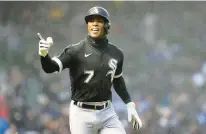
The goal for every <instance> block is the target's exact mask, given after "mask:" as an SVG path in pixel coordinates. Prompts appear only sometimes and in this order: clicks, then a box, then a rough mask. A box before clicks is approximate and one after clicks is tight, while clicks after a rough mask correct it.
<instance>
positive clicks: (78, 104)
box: [74, 101, 109, 110]
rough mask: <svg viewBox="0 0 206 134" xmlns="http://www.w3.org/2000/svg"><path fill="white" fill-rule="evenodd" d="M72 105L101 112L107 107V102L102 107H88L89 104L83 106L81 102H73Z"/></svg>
mask: <svg viewBox="0 0 206 134" xmlns="http://www.w3.org/2000/svg"><path fill="white" fill-rule="evenodd" d="M74 105H77V106H78V107H81V108H86V109H93V110H101V109H104V108H106V107H107V106H108V105H109V102H106V103H105V104H103V105H89V104H84V103H83V102H78V101H74Z"/></svg>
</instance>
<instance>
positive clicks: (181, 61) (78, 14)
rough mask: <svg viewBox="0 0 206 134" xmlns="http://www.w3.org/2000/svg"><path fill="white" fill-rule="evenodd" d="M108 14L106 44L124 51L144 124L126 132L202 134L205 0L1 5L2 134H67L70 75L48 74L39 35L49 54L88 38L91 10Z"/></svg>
mask: <svg viewBox="0 0 206 134" xmlns="http://www.w3.org/2000/svg"><path fill="white" fill-rule="evenodd" d="M96 5H98V6H103V7H105V8H106V9H107V10H108V11H109V12H110V15H111V23H112V25H111V31H110V34H109V36H108V38H109V39H110V42H112V43H113V44H114V45H116V46H117V47H119V48H120V49H122V50H123V52H124V54H125V60H124V77H125V80H126V84H127V88H128V91H129V93H130V94H131V95H132V99H133V100H134V101H135V103H136V106H137V110H138V113H139V115H140V117H141V119H142V121H143V123H144V128H143V129H142V130H140V132H134V131H133V130H132V128H131V127H132V125H131V124H129V123H128V121H127V111H126V109H125V106H124V104H123V102H122V101H121V99H120V98H119V97H118V96H117V94H116V93H115V92H114V94H113V104H114V107H115V110H116V112H117V114H118V115H119V117H120V120H121V122H122V123H123V125H124V127H125V129H126V131H127V133H128V134H137V133H139V134H206V127H205V126H206V94H205V89H206V86H205V85H206V83H205V82H206V81H205V80H206V52H205V50H206V44H205V42H206V17H205V14H206V8H205V6H206V2H203V1H202V2H196V1H193V2H192V1H191V2H184V1H174V2H161V1H159V2H154V1H150V2H143V1H142V2H141V1H131V2H126V1H124V2H123V1H110V2H106V1H90V2H89V1H88V2H86V1H85V2H80V1H75V2H70V1H69V2H58V1H51V2H3V1H2V2H0V134H14V133H15V132H18V134H69V133H70V132H69V104H70V81H69V71H68V70H64V72H63V73H60V74H56V73H55V74H46V73H44V72H43V70H42V69H41V65H40V61H39V56H38V37H37V35H36V33H37V32H40V33H41V34H42V35H43V37H47V36H51V37H53V40H54V46H53V47H52V48H51V50H50V55H53V56H54V55H58V54H60V53H61V52H62V50H63V49H64V48H65V47H66V46H67V45H68V44H72V43H76V42H78V41H79V40H82V39H83V38H85V37H86V34H87V28H86V24H85V22H84V15H85V13H86V12H87V10H88V9H90V8H91V7H93V6H96Z"/></svg>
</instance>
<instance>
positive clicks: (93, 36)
mask: <svg viewBox="0 0 206 134" xmlns="http://www.w3.org/2000/svg"><path fill="white" fill-rule="evenodd" d="M90 35H91V37H92V38H99V37H100V36H101V35H100V33H91V34H90Z"/></svg>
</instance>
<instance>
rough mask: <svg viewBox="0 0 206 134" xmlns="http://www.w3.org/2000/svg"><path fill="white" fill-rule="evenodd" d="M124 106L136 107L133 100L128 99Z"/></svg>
mask: <svg viewBox="0 0 206 134" xmlns="http://www.w3.org/2000/svg"><path fill="white" fill-rule="evenodd" d="M126 106H127V107H128V108H129V107H136V106H135V103H134V102H133V101H130V102H128V103H127V104H126Z"/></svg>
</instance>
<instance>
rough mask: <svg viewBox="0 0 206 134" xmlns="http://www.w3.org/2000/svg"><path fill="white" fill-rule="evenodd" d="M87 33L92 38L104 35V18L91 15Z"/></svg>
mask: <svg viewBox="0 0 206 134" xmlns="http://www.w3.org/2000/svg"><path fill="white" fill-rule="evenodd" d="M88 33H89V35H90V36H91V37H93V38H101V37H102V36H103V35H104V20H103V19H102V18H101V17H93V18H91V19H90V20H89V21H88Z"/></svg>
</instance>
